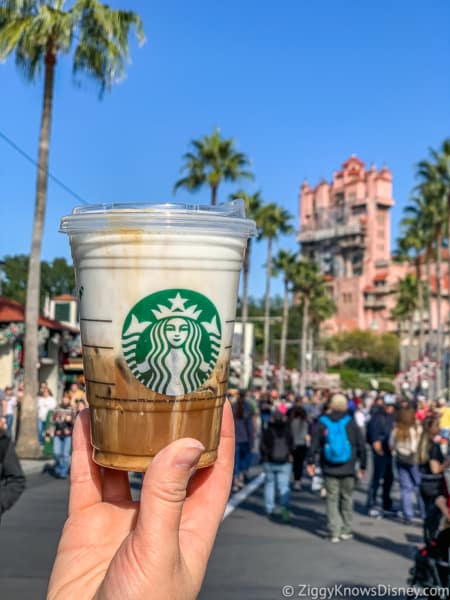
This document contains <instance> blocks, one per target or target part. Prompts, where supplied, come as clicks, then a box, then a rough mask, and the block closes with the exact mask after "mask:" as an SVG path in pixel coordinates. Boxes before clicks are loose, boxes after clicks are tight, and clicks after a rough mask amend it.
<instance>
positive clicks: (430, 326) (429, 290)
mask: <svg viewBox="0 0 450 600" xmlns="http://www.w3.org/2000/svg"><path fill="white" fill-rule="evenodd" d="M425 278H426V280H427V283H426V286H427V314H428V341H427V354H431V347H432V345H433V313H432V310H431V298H432V295H433V291H432V287H431V264H430V253H429V251H427V255H426V262H425Z"/></svg>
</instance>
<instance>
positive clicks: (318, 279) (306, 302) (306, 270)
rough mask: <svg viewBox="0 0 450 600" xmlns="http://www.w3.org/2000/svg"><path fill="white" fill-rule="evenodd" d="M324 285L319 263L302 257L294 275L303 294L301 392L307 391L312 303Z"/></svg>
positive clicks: (297, 286) (299, 290)
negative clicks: (307, 350)
mask: <svg viewBox="0 0 450 600" xmlns="http://www.w3.org/2000/svg"><path fill="white" fill-rule="evenodd" d="M321 285H323V276H322V275H321V274H320V273H319V268H318V266H317V264H316V263H315V262H313V261H310V260H308V259H306V258H303V257H302V258H301V259H300V261H299V262H298V263H297V268H296V270H295V273H294V275H293V286H294V291H295V292H298V293H299V294H300V296H301V303H302V312H303V316H302V334H301V346H300V361H299V362H300V371H301V392H302V393H303V392H304V391H305V379H306V378H305V372H306V347H307V339H308V329H309V315H310V305H311V301H312V297H313V295H314V292H315V291H316V290H317V289H318V287H319V286H321Z"/></svg>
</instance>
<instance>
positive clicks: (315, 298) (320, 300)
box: [308, 278, 336, 356]
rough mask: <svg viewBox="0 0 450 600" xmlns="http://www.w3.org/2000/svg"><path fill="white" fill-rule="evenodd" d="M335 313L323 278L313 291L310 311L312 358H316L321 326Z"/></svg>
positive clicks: (333, 303)
mask: <svg viewBox="0 0 450 600" xmlns="http://www.w3.org/2000/svg"><path fill="white" fill-rule="evenodd" d="M335 312H336V304H335V302H334V300H333V298H332V297H331V296H330V294H329V293H328V292H327V290H326V287H325V281H324V280H323V278H321V279H320V281H318V283H317V286H316V287H315V288H314V290H313V293H312V296H311V301H310V303H309V311H308V314H309V329H310V330H311V333H310V339H311V345H310V352H311V355H312V356H314V348H315V346H317V343H318V338H319V333H320V325H321V324H322V323H323V322H324V321H326V319H329V318H330V317H331V316H332V315H333V314H334V313H335Z"/></svg>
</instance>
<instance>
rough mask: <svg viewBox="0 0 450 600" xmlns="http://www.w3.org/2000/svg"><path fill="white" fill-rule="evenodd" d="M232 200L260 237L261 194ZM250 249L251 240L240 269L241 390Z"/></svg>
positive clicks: (236, 195) (239, 195) (244, 194)
mask: <svg viewBox="0 0 450 600" xmlns="http://www.w3.org/2000/svg"><path fill="white" fill-rule="evenodd" d="M230 198H231V199H232V200H243V201H244V203H245V214H246V216H247V218H249V219H253V220H254V221H255V222H256V230H257V239H259V235H260V218H259V215H260V210H261V207H262V200H261V192H255V193H254V194H248V193H247V192H244V191H243V190H239V191H237V192H235V193H234V194H232V195H231V196H230ZM251 249H252V238H249V239H248V242H247V250H246V252H245V256H244V264H243V267H242V272H243V279H242V309H241V321H242V335H241V347H240V362H241V370H240V382H239V386H240V388H241V389H244V387H245V383H246V381H245V373H246V361H245V343H246V340H245V334H246V327H247V321H248V279H249V275H250V256H251Z"/></svg>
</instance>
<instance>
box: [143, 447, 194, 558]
mask: <svg viewBox="0 0 450 600" xmlns="http://www.w3.org/2000/svg"><path fill="white" fill-rule="evenodd" d="M204 449H205V447H204V446H203V444H202V443H201V442H199V441H197V440H194V439H192V438H183V439H181V440H176V441H175V442H172V443H171V444H170V445H169V446H167V447H166V448H164V449H163V450H161V451H160V452H159V453H158V454H157V455H156V457H155V458H154V459H153V461H152V463H151V464H150V467H149V468H148V469H147V472H146V474H145V477H144V481H143V484H142V491H141V501H140V509H139V516H138V519H137V523H136V529H135V532H134V537H135V542H136V543H137V544H140V542H141V543H142V544H143V546H144V547H152V548H155V547H156V548H159V549H160V550H162V549H164V550H163V551H164V552H168V553H169V557H170V556H173V554H172V553H174V552H175V553H176V552H178V533H179V526H180V520H181V513H182V510H183V504H184V501H185V499H186V488H187V485H188V483H189V479H190V477H191V475H192V473H193V472H194V470H195V467H196V466H197V463H198V461H199V459H200V456H201V454H202V452H203V451H204Z"/></svg>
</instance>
